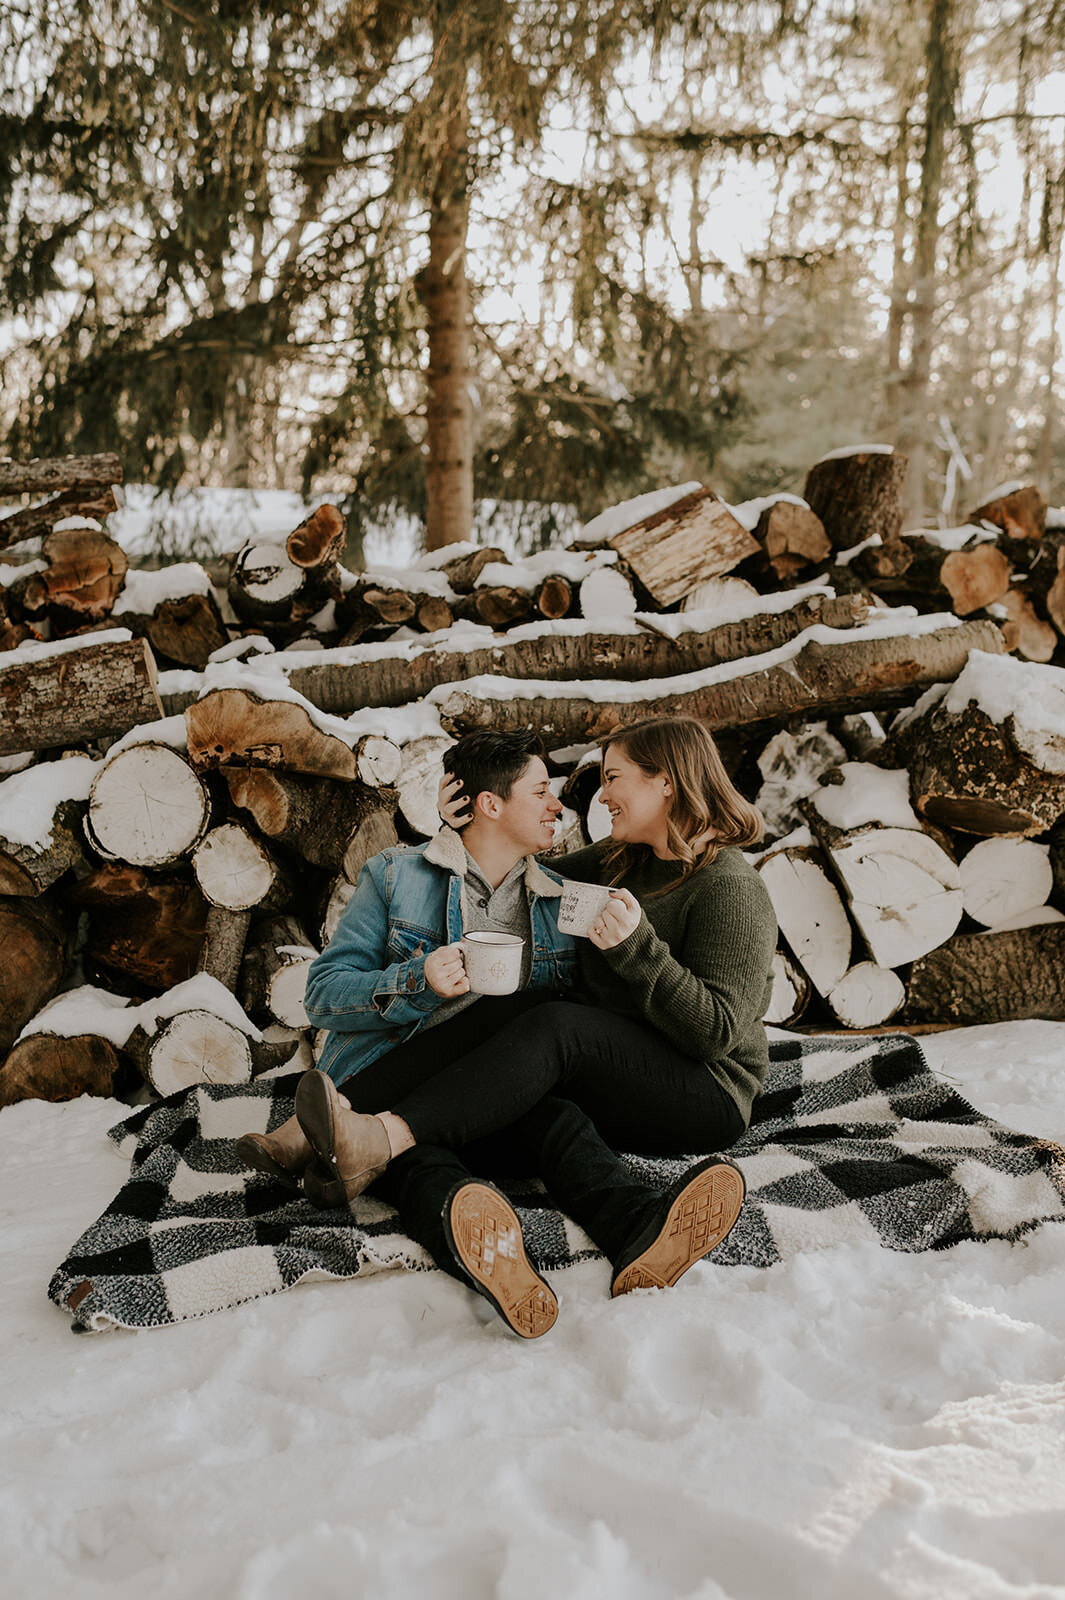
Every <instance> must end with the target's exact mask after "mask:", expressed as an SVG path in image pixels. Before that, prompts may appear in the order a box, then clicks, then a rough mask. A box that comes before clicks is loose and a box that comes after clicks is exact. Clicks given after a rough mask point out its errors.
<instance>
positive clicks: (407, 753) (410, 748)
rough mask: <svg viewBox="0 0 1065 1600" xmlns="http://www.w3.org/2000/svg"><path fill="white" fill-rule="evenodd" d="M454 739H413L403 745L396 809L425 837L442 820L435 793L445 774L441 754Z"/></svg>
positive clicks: (436, 831) (437, 826)
mask: <svg viewBox="0 0 1065 1600" xmlns="http://www.w3.org/2000/svg"><path fill="white" fill-rule="evenodd" d="M454 742H455V741H454V739H440V738H433V737H430V738H425V739H412V740H411V741H410V743H409V744H407V745H404V747H403V765H402V767H401V768H400V773H399V784H398V788H399V811H400V815H401V816H402V817H403V819H404V821H405V822H406V823H407V825H408V827H409V828H411V830H412V831H413V832H414V833H417V834H420V835H421V836H422V837H423V838H425V839H431V838H432V837H433V835H434V834H437V833H439V832H440V829H441V827H442V826H443V824H442V823H441V821H440V813H439V812H438V811H437V809H436V794H437V790H438V789H439V787H440V780H441V778H442V777H443V775H444V754H445V752H446V751H448V750H450V749H451V746H452V745H453V744H454Z"/></svg>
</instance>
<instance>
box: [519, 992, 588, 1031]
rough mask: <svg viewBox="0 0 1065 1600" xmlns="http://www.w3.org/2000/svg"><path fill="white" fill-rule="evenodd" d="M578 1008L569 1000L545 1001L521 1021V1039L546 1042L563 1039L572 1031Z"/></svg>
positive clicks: (578, 1011)
mask: <svg viewBox="0 0 1065 1600" xmlns="http://www.w3.org/2000/svg"><path fill="white" fill-rule="evenodd" d="M580 1010H581V1008H580V1006H578V1005H574V1003H573V1002H572V1001H571V1000H546V1001H545V1002H544V1003H543V1005H539V1006H536V1007H535V1009H534V1010H532V1011H531V1012H529V1013H528V1014H527V1015H526V1016H524V1017H522V1019H521V1031H522V1037H523V1038H527V1039H537V1040H548V1039H564V1038H566V1037H568V1036H569V1034H571V1033H572V1032H573V1030H574V1025H575V1023H576V1021H577V1018H578V1016H579V1013H580Z"/></svg>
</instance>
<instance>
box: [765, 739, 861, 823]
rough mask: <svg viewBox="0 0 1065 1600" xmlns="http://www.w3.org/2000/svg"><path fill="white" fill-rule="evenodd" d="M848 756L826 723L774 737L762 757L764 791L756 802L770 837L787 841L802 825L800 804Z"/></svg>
mask: <svg viewBox="0 0 1065 1600" xmlns="http://www.w3.org/2000/svg"><path fill="white" fill-rule="evenodd" d="M846 756H847V752H846V750H845V749H844V748H843V746H842V745H841V744H840V742H839V740H838V739H836V738H834V737H833V736H832V734H830V733H829V731H828V724H827V723H825V722H811V723H807V725H806V726H805V727H804V728H801V729H799V731H798V732H797V733H790V732H789V731H788V730H787V729H786V728H782V729H781V730H780V732H779V733H775V734H774V735H773V737H772V738H771V739H770V741H769V743H768V744H767V745H766V746H765V747H764V749H763V750H762V751H761V753H760V755H759V757H758V770H759V772H760V773H761V774H762V787H761V788H760V789H759V791H758V793H757V795H756V796H755V800H754V803H755V805H756V806H757V807H758V809H759V811H760V812H761V813H762V816H763V818H764V819H765V825H766V829H767V830H768V832H769V833H770V835H773V836H776V837H778V838H780V837H783V835H784V834H786V833H787V832H788V831H789V829H791V828H794V827H797V826H798V825H799V824H800V823H801V822H802V814H801V813H800V811H799V809H798V807H799V802H800V801H801V800H805V799H806V798H807V796H809V795H811V794H813V793H814V792H815V790H816V789H817V786H818V784H819V783H820V782H821V780H822V778H823V777H824V775H825V773H826V772H827V771H828V770H829V769H830V768H832V767H836V766H838V764H839V763H840V762H841V761H845V760H846Z"/></svg>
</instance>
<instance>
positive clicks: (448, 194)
mask: <svg viewBox="0 0 1065 1600" xmlns="http://www.w3.org/2000/svg"><path fill="white" fill-rule="evenodd" d="M448 9H449V8H447V7H445V6H443V5H438V6H437V17H436V26H435V29H434V33H435V39H434V43H435V46H436V50H437V52H438V54H443V53H444V52H445V51H446V50H447V46H446V42H445V39H446V32H447V27H448V20H449V18H448ZM451 70H452V72H454V70H455V68H454V63H452V64H451ZM446 115H447V123H446V133H445V139H444V144H443V149H442V150H441V152H440V157H439V165H438V167H437V170H436V173H435V177H434V182H433V187H432V193H431V195H430V200H429V261H428V265H427V266H426V268H425V270H424V271H423V272H422V273H421V274H420V276H419V280H418V288H419V295H420V298H421V300H422V304H423V305H424V306H425V311H426V317H427V320H428V332H429V369H428V373H427V384H428V392H427V397H426V421H427V432H428V444H429V458H428V461H427V463H426V468H425V488H426V514H425V544H426V549H428V550H438V549H440V548H441V547H442V546H443V545H448V544H458V543H461V542H462V541H464V540H466V539H469V537H470V533H471V530H472V528H473V407H472V403H471V400H470V383H471V378H472V375H471V372H470V320H471V319H470V295H469V287H468V285H467V282H466V229H467V224H468V219H469V188H468V185H469V171H468V165H469V156H468V150H467V133H468V116H469V111H468V103H467V89H466V84H465V81H463V82H462V84H461V86H460V87H459V89H458V90H457V92H456V94H455V95H454V97H453V99H452V101H451V104H450V107H449V109H448V112H447V113H446Z"/></svg>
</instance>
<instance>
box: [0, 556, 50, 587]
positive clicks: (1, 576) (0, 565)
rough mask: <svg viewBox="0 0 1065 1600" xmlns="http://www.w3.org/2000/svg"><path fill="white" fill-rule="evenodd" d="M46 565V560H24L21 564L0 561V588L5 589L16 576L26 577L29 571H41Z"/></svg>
mask: <svg viewBox="0 0 1065 1600" xmlns="http://www.w3.org/2000/svg"><path fill="white" fill-rule="evenodd" d="M47 565H48V563H47V561H26V562H23V563H22V564H21V565H19V564H18V563H12V562H8V561H0V588H3V589H6V588H7V587H8V585H9V584H12V583H14V582H15V580H16V579H17V578H28V577H29V576H30V575H31V573H34V572H43V571H44V569H45V567H47Z"/></svg>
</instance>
